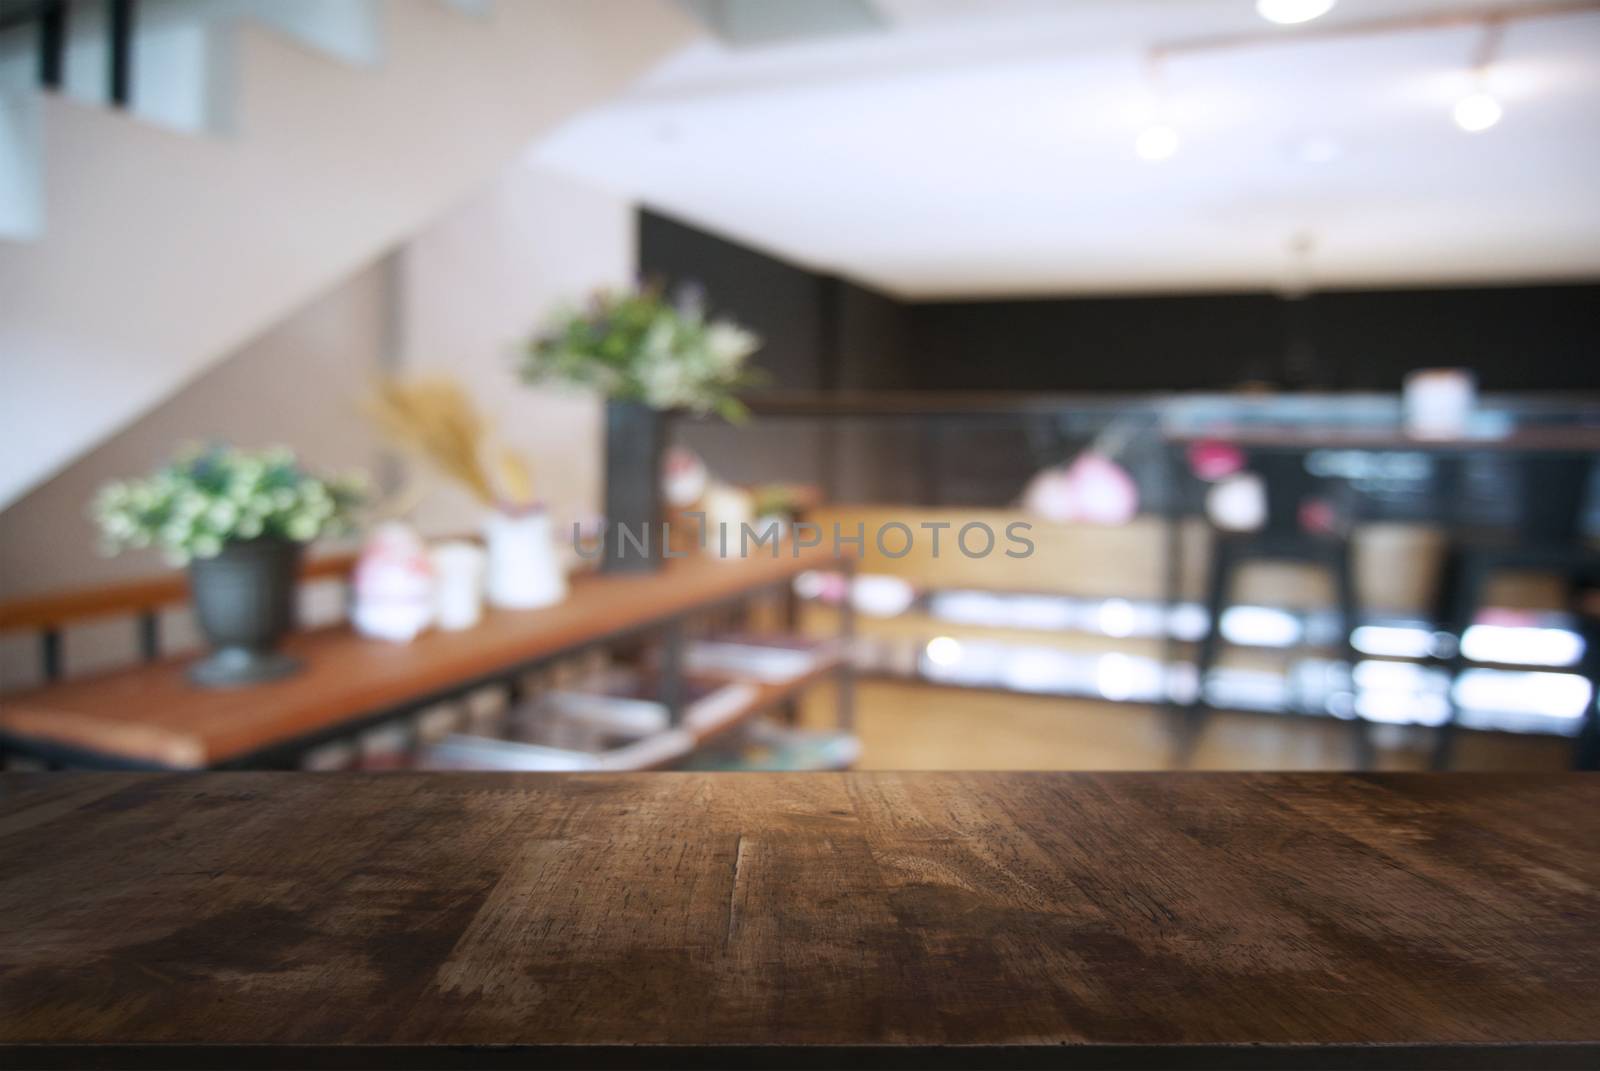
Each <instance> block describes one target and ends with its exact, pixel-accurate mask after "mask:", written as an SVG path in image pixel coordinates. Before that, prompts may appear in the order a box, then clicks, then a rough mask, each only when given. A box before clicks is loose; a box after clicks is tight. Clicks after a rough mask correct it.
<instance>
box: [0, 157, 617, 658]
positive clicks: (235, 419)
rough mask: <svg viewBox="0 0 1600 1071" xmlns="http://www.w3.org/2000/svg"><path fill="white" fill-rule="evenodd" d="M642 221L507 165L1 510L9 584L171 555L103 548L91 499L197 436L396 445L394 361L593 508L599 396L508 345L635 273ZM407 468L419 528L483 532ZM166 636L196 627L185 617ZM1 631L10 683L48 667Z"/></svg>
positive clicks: (469, 513) (83, 646) (460, 504)
mask: <svg viewBox="0 0 1600 1071" xmlns="http://www.w3.org/2000/svg"><path fill="white" fill-rule="evenodd" d="M633 219H634V210H633V206H632V205H630V204H629V203H628V202H626V201H623V200H621V199H620V198H618V197H615V196H613V195H610V194H606V193H601V192H598V191H595V190H593V189H591V188H589V187H586V186H584V185H583V184H581V183H578V182H575V181H573V180H570V179H565V178H562V177H560V176H557V175H554V174H550V173H548V172H534V171H531V170H529V169H527V168H526V167H524V166H523V165H521V164H515V165H513V166H512V167H510V168H509V169H507V170H506V171H504V172H503V173H502V174H501V175H500V176H498V177H497V178H496V179H495V180H494V181H493V182H492V183H491V184H490V185H489V186H488V187H487V188H486V189H484V190H482V191H480V192H479V193H477V194H475V195H474V196H472V197H469V198H468V199H466V200H465V201H463V202H462V203H460V204H459V205H457V206H456V207H455V208H453V209H451V210H450V211H449V212H448V213H446V214H445V215H444V216H443V217H442V218H440V219H439V220H438V221H437V222H436V223H435V224H433V225H432V226H430V227H428V228H426V229H425V230H424V231H423V232H421V233H420V234H419V235H417V236H416V237H415V238H414V239H412V240H411V241H410V242H408V243H406V244H405V245H403V246H402V247H400V248H399V249H397V250H396V251H395V252H394V253H392V254H390V255H389V256H387V257H385V258H384V259H382V260H380V261H378V262H375V263H371V264H368V265H366V266H364V267H362V268H361V269H359V270H358V271H357V272H355V273H354V274H353V275H351V276H350V277H349V278H347V279H345V280H344V281H343V282H342V283H340V284H339V285H337V286H336V287H335V288H333V289H332V290H331V291H329V292H328V293H326V294H324V295H323V296H322V297H320V298H318V299H317V300H316V301H314V302H312V303H311V304H309V305H308V306H306V307H305V308H303V309H301V310H300V311H299V312H297V313H295V314H294V315H292V316H290V317H289V318H288V319H286V320H284V321H283V322H282V323H280V324H278V325H277V326H275V327H273V328H271V329H269V330H268V331H266V332H265V333H263V334H262V335H261V336H259V337H258V338H256V339H255V340H253V341H252V342H250V343H248V344H247V345H245V346H243V347H241V348H240V349H239V350H238V351H237V352H235V353H233V354H232V355H230V356H229V357H227V358H226V359H225V360H224V361H222V362H221V363H219V364H217V365H216V366H214V367H213V368H211V369H210V370H208V371H206V372H205V373H203V374H202V375H201V376H199V377H198V378H197V379H195V380H194V381H193V382H191V383H190V384H189V385H188V386H186V387H185V388H184V389H183V390H181V391H179V392H178V393H177V394H175V395H173V396H172V397H171V398H169V399H167V400H166V401H165V402H163V403H162V404H161V405H159V406H157V407H156V408H155V409H153V410H152V411H151V412H149V413H148V414H146V415H145V416H144V417H142V418H141V419H140V420H138V421H137V422H136V423H134V424H133V425H131V426H130V427H128V428H126V429H124V430H123V431H121V432H119V433H118V434H116V435H114V436H112V437H111V438H110V439H108V440H107V441H106V442H104V443H102V444H101V445H100V446H98V447H96V448H95V449H94V450H92V451H90V452H89V453H87V454H86V455H84V456H83V457H81V458H79V459H78V460H76V461H75V462H73V463H72V464H71V465H70V466H68V467H67V468H66V469H64V470H63V471H62V472H60V473H59V474H58V475H56V476H55V477H54V478H52V479H51V480H49V481H47V482H46V483H44V484H42V485H41V486H39V487H37V488H35V489H34V490H33V491H31V492H29V493H28V494H27V495H25V496H23V497H22V498H21V499H19V500H18V501H16V502H15V503H13V504H11V505H10V506H9V507H7V508H6V509H4V510H3V511H0V598H4V597H10V596H16V595H24V594H35V593H39V592H48V591H60V590H64V589H72V588H79V587H85V586H93V585H95V584H98V583H103V582H107V581H112V580H117V579H126V578H130V577H138V576H146V575H150V574H152V573H155V572H160V571H162V570H163V569H165V568H166V567H165V566H164V564H163V563H162V562H161V560H160V558H159V557H158V556H157V555H156V554H155V553H154V552H131V553H126V554H123V555H121V556H119V557H116V558H104V557H101V556H100V555H99V554H98V553H97V550H96V536H95V531H94V527H93V525H92V524H91V523H90V521H89V519H88V518H87V517H86V515H85V512H84V511H85V508H86V506H87V505H88V503H89V501H90V500H91V499H92V497H93V495H94V493H95V491H96V489H97V488H98V487H100V486H101V485H102V484H103V483H105V482H107V481H109V480H112V479H116V478H119V477H125V476H129V475H136V474H139V473H142V472H146V471H148V470H150V469H151V468H152V467H154V466H155V465H157V464H159V463H160V462H161V461H162V460H164V459H165V458H166V457H167V456H168V455H169V454H170V453H171V451H172V450H173V448H174V447H175V446H177V445H178V444H180V443H182V442H184V441H186V440H194V439H200V440H206V439H218V440H225V441H229V442H233V443H237V444H239V445H245V446H262V445H268V444H274V443H284V444H286V445H289V446H292V447H294V448H295V449H296V450H297V451H298V452H299V454H300V456H301V458H302V459H303V460H304V461H305V462H306V463H307V464H309V465H311V466H314V467H320V468H329V469H343V468H349V467H362V468H367V469H374V468H376V467H377V463H378V461H379V458H380V455H381V454H383V453H384V452H385V447H384V446H383V444H382V443H381V442H380V441H379V439H378V438H377V436H375V434H374V433H373V431H372V429H371V427H370V426H369V424H368V422H367V420H366V419H365V417H364V416H363V415H362V413H361V406H360V402H361V399H362V398H363V397H364V396H365V395H366V393H367V391H369V390H370V388H371V385H372V382H373V380H374V378H375V377H376V376H377V375H378V374H379V373H380V372H381V371H383V370H384V369H385V368H387V367H392V366H394V365H396V364H398V365H399V366H401V367H402V368H411V369H416V370H443V371H448V372H450V373H451V374H452V375H455V376H457V377H459V378H460V379H461V380H462V381H463V382H464V383H465V384H466V385H467V386H468V387H469V388H470V389H471V390H472V392H473V393H474V394H475V396H476V397H477V398H478V400H479V401H480V402H481V403H482V404H483V406H484V408H485V409H486V410H487V411H488V412H489V413H490V414H491V415H492V416H493V418H494V420H495V421H496V422H497V424H498V426H499V427H500V428H501V429H502V430H503V431H504V432H505V435H506V438H507V439H508V441H510V442H512V443H514V444H515V445H517V446H519V447H521V448H523V449H524V450H526V451H527V452H528V453H529V455H530V457H531V459H532V461H533V462H534V466H535V470H536V473H537V475H538V478H539V485H540V491H541V493H542V495H543V496H544V498H545V500H546V501H547V502H548V503H549V504H550V506H551V508H552V509H553V510H554V511H555V513H556V516H557V517H558V518H563V519H565V518H571V517H574V516H579V515H584V514H589V513H593V512H595V511H597V510H598V508H599V496H600V465H601V458H600V448H601V444H600V420H599V414H600V409H599V403H598V402H597V401H596V400H594V399H593V398H589V397H580V396H571V395H565V394H561V393H557V392H551V391H534V390H530V389H528V388H525V387H523V386H521V385H520V384H519V383H518V382H517V381H516V378H515V375H514V360H513V354H514V351H515V348H516V344H517V342H518V340H519V339H522V338H525V337H527V335H528V334H529V333H530V331H531V330H532V329H533V327H534V326H535V325H536V323H537V322H538V321H539V319H540V318H541V317H542V316H543V315H544V314H545V313H546V312H547V311H548V309H549V308H550V307H551V306H552V305H554V304H555V303H557V302H559V301H562V300H565V299H569V298H571V299H581V297H583V296H584V295H585V294H586V293H587V292H588V291H590V290H592V289H594V288H596V287H599V286H606V285H616V284H621V283H625V282H627V281H628V280H629V279H630V278H632V276H633V274H634V270H635V269H634V243H633ZM394 348H398V350H399V353H398V355H397V354H396V353H394V352H391V351H392V349H394ZM404 473H405V477H406V479H407V480H408V481H409V480H410V479H412V478H418V479H422V480H424V481H425V482H426V483H428V484H429V485H430V486H431V491H430V493H429V494H428V496H427V498H425V499H424V500H423V501H422V503H421V504H420V506H419V508H418V509H417V511H416V514H415V519H416V520H417V521H418V522H419V524H421V525H422V526H423V528H424V530H426V531H429V532H431V533H435V534H442V533H457V532H464V531H470V530H473V529H475V528H476V526H477V525H478V523H479V519H480V510H479V509H478V507H476V506H475V505H474V504H472V503H471V501H470V500H469V499H468V498H467V497H466V496H464V495H461V494H460V493H458V492H455V491H454V490H453V489H452V488H450V487H449V486H447V485H444V484H442V483H440V482H439V481H437V480H432V479H431V477H429V475H428V474H427V473H426V472H425V471H423V470H421V469H420V468H419V467H418V466H414V465H407V466H405V469H404ZM169 632H170V633H171V635H172V636H174V637H178V638H185V637H188V636H189V635H190V634H191V633H190V630H189V629H188V628H187V625H186V623H185V622H184V621H183V620H182V619H181V618H178V619H174V620H173V621H171V622H169ZM0 639H3V642H0V688H14V687H20V686H23V685H25V684H26V683H28V682H29V681H30V680H31V679H32V678H33V675H34V673H35V672H36V651H35V648H34V646H33V645H32V643H31V642H30V639H29V638H28V637H9V638H0ZM133 645H134V632H133V626H132V623H131V622H128V621H121V622H110V623H107V624H105V625H100V626H93V627H89V628H85V629H80V630H73V631H70V632H69V633H68V635H67V637H66V655H67V658H66V661H67V668H68V671H69V672H81V671H84V670H86V669H90V668H94V667H96V666H100V665H104V664H107V663H109V662H114V661H119V660H126V659H129V658H131V657H132V655H133V651H134V646H133Z"/></svg>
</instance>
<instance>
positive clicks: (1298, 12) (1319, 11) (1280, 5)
mask: <svg viewBox="0 0 1600 1071" xmlns="http://www.w3.org/2000/svg"><path fill="white" fill-rule="evenodd" d="M1333 4H1334V0H1256V14H1258V15H1260V16H1261V17H1262V18H1264V19H1266V20H1267V21H1268V22H1275V23H1277V24H1278V25H1279V26H1293V25H1295V24H1296V23H1300V22H1310V21H1311V20H1312V19H1315V18H1320V17H1321V16H1323V15H1326V14H1327V13H1328V12H1329V11H1331V10H1333Z"/></svg>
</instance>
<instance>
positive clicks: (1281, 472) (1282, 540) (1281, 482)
mask: <svg viewBox="0 0 1600 1071" xmlns="http://www.w3.org/2000/svg"><path fill="white" fill-rule="evenodd" d="M1249 467H1250V469H1251V471H1253V472H1255V473H1256V474H1257V475H1258V476H1260V477H1261V479H1262V481H1263V482H1264V483H1265V485H1266V489H1267V511H1266V512H1267V515H1266V520H1265V523H1264V524H1263V525H1262V527H1261V528H1259V529H1257V530H1255V531H1251V532H1226V531H1222V530H1220V529H1216V528H1213V530H1212V544H1211V547H1212V549H1211V565H1210V570H1209V572H1208V574H1207V578H1206V590H1205V604H1206V615H1207V621H1208V625H1207V629H1206V634H1205V636H1204V638H1203V639H1202V640H1201V643H1200V650H1199V655H1198V658H1197V664H1196V669H1197V672H1198V681H1197V687H1196V690H1195V697H1194V699H1193V701H1192V702H1191V703H1190V706H1189V717H1188V718H1187V719H1186V720H1187V722H1188V734H1189V738H1190V739H1189V741H1186V747H1188V746H1192V742H1193V738H1194V736H1195V735H1196V734H1197V733H1198V731H1199V729H1200V728H1201V726H1202V725H1203V722H1204V717H1205V713H1206V711H1207V710H1208V709H1209V707H1208V704H1207V703H1206V700H1205V682H1206V678H1207V676H1208V675H1209V674H1210V673H1211V671H1212V670H1213V669H1214V668H1215V667H1216V662H1217V655H1218V651H1219V648H1220V647H1221V643H1222V629H1221V621H1222V615H1223V612H1224V611H1225V610H1226V609H1227V608H1228V605H1229V602H1230V598H1231V592H1232V588H1233V582H1234V579H1235V577H1236V575H1237V573H1238V571H1239V569H1240V567H1242V566H1243V565H1245V564H1246V563H1247V562H1251V561H1279V562H1284V561H1287V562H1301V563H1305V564H1310V565H1316V566H1319V567H1321V568H1322V569H1324V570H1326V571H1327V573H1328V575H1329V576H1330V577H1331V578H1332V580H1333V586H1334V596H1335V604H1336V607H1337V611H1338V618H1339V643H1338V650H1339V652H1340V655H1341V657H1342V658H1343V659H1344V660H1345V664H1346V665H1347V666H1350V667H1352V668H1353V667H1354V666H1355V661H1356V657H1355V649H1354V648H1353V647H1352V646H1351V642H1350V637H1351V634H1352V632H1353V631H1354V630H1355V628H1356V626H1357V625H1358V624H1359V623H1360V620H1361V610H1360V604H1359V601H1358V597H1357V594H1356V580H1355V570H1354V564H1353V561H1352V555H1351V544H1350V538H1349V535H1348V533H1347V531H1346V529H1347V528H1348V519H1349V517H1350V514H1351V513H1352V510H1351V509H1350V508H1349V507H1350V503H1349V501H1348V500H1346V501H1344V503H1343V505H1344V506H1345V509H1344V510H1343V511H1342V512H1343V513H1344V516H1345V522H1346V523H1344V524H1340V525H1338V526H1336V530H1335V531H1332V532H1320V531H1311V530H1308V529H1307V527H1306V526H1305V524H1304V523H1303V520H1302V516H1303V509H1304V507H1305V506H1306V505H1307V504H1308V503H1309V502H1311V501H1313V500H1315V499H1318V498H1326V497H1332V496H1333V495H1334V493H1335V491H1336V488H1335V486H1334V485H1331V484H1329V483H1328V482H1327V481H1325V480H1321V479H1318V478H1316V477H1313V476H1312V475H1311V474H1310V473H1308V472H1307V471H1306V469H1305V463H1304V454H1303V453H1302V452H1300V451H1298V450H1296V451H1283V452H1279V451H1260V452H1257V453H1256V454H1255V456H1252V457H1251V459H1250V466H1249ZM1351 716H1352V720H1351V725H1350V728H1351V744H1352V747H1353V749H1354V753H1355V762H1356V766H1357V767H1358V768H1359V769H1363V770H1365V769H1370V768H1371V767H1372V764H1373V758H1374V754H1373V748H1372V741H1371V736H1370V734H1369V732H1368V728H1369V727H1368V725H1367V722H1366V721H1365V720H1364V719H1363V718H1361V717H1360V716H1359V715H1357V714H1355V712H1354V711H1352V712H1351Z"/></svg>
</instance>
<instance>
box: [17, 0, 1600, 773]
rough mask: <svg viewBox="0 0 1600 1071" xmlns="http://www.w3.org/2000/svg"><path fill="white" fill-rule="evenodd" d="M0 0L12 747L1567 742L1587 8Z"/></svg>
mask: <svg viewBox="0 0 1600 1071" xmlns="http://www.w3.org/2000/svg"><path fill="white" fill-rule="evenodd" d="M1311 9H1317V10H1315V11H1314V12H1313V14H1314V15H1315V16H1316V17H1306V15H1305V12H1306V11H1307V10H1311ZM0 14H3V22H0V150H3V151H0V355H3V356H0V361H3V372H4V389H3V390H0V397H3V401H0V413H3V418H0V435H3V436H4V447H3V449H0V755H3V762H4V766H5V768H6V769H11V770H41V769H49V770H55V769H84V768H89V769H203V768H245V769H256V768H263V769H311V770H388V769H412V768H415V769H426V770H600V771H618V770H624V771H626V770H657V769H677V770H683V769H689V770H837V769H849V768H854V769H861V770H911V769H919V770H920V769H930V770H933V769H984V770H1008V769H1047V770H1125V769H1137V770H1260V769H1276V770H1288V769H1294V770H1378V771H1395V770H1428V769H1444V770H1519V771H1557V770H1564V769H1568V768H1571V767H1573V766H1578V767H1586V768H1594V767H1595V765H1596V764H1597V762H1600V740H1597V727H1596V689H1597V682H1600V544H1597V543H1596V536H1597V534H1600V528H1597V526H1600V477H1597V473H1596V465H1595V459H1596V457H1597V456H1600V197H1597V196H1596V190H1600V120H1597V117H1600V4H1596V3H1588V2H1553V0H1492V2H1490V0H1403V2H1393V0H1383V2H1379V0H1338V2H1337V3H1336V4H1335V3H1327V2H1321V3H1310V4H1307V3H1303V2H1302V3H1294V2H1289V0H1280V2H1274V0H1263V2H1261V3H1252V2H1250V0H1195V2H1188V3H1182V4H1178V3H1157V2H1149V0H1138V2H1131V3H1130V2H1126V0H1118V2H1112V0H1079V2H1073V3H1048V2H1039V0H815V2H808V3H804V4H802V3H759V2H741V0H682V2H669V0H650V2H643V0H634V2H630V3H594V4H590V3H584V4H522V3H512V2H507V0H495V2H475V0H451V2H446V0H404V2H399V0H395V2H388V3H384V2H354V0H352V2H340V3H323V4H276V3H267V2H252V0H242V2H228V3H222V2H208V0H171V2H165V3H157V2H141V3H136V4H111V5H105V4H99V3H93V4H91V3H65V4H61V3H45V4H38V3H28V2H21V3H9V2H8V3H6V4H4V5H0ZM1297 20H1298V21H1297Z"/></svg>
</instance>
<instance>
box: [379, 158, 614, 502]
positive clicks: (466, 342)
mask: <svg viewBox="0 0 1600 1071" xmlns="http://www.w3.org/2000/svg"><path fill="white" fill-rule="evenodd" d="M634 264H635V250H634V211H633V208H632V206H631V205H630V204H629V203H628V202H626V201H623V200H622V199H621V198H619V197H617V196H616V195H614V194H610V193H605V192H601V191H599V190H596V189H594V188H592V187H590V186H587V185H585V184H583V183H581V182H578V181H576V180H573V179H569V178H564V177H562V176H560V175H557V174H553V173H551V172H549V171H544V170H534V169H532V168H529V167H525V166H521V165H517V166H514V167H511V168H510V169H508V170H507V171H505V172H504V173H503V174H502V175H501V177H500V178H499V179H498V180H497V181H496V182H495V183H494V184H493V185H492V186H491V187H490V188H489V189H488V190H486V191H484V192H483V193H482V194H480V195H479V196H477V197H474V198H473V199H472V200H470V201H468V202H467V203H465V204H463V205H461V206H460V207H459V208H457V209H456V210H455V211H453V212H451V213H449V214H448V215H446V216H445V217H444V218H442V219H440V220H439V221H438V222H436V223H435V224H434V225H433V226H432V227H430V228H428V230H427V231H426V232H425V233H423V234H422V235H420V236H419V237H418V238H417V239H416V240H415V241H413V242H412V243H411V244H410V245H408V246H407V247H406V250H405V253H404V259H403V262H402V277H403V279H404V283H403V289H404V294H405V311H406V316H405V321H404V327H403V331H402V334H403V353H404V362H403V363H404V365H405V367H407V368H408V369H411V370H415V371H419V372H426V371H444V372H449V373H450V374H452V375H454V376H457V377H458V378H460V379H461V380H462V381H463V382H464V383H465V384H466V385H467V386H468V387H469V388H470V389H471V390H472V392H473V393H474V395H475V396H476V397H477V398H478V400H479V401H480V402H481V403H482V405H483V407H484V409H485V411H486V412H487V413H488V414H489V416H490V417H491V419H492V420H493V421H494V423H495V427H496V430H497V431H498V432H499V433H500V434H502V435H503V436H504V438H505V439H506V441H507V442H509V443H510V444H512V445H513V446H516V447H518V448H520V449H522V450H523V451H525V452H526V453H527V455H528V457H529V458H530V460H531V461H532V462H533V465H534V472H535V477H536V479H537V483H538V488H537V489H538V492H539V494H540V496H541V497H542V498H543V499H544V501H545V502H546V504H547V505H548V506H549V507H550V509H551V510H552V512H553V514H554V516H555V517H556V519H557V521H558V522H566V523H570V522H571V520H573V519H576V518H579V517H585V516H588V515H592V514H595V513H597V512H598V511H599V509H600V470H601V457H600V453H601V442H600V437H601V433H602V425H601V409H600V403H599V402H598V401H597V400H596V399H595V398H594V397H592V396H588V395H576V394H572V393H568V392H562V391H554V390H533V389H531V388H527V387H524V386H521V385H520V384H518V383H517V381H516V377H515V367H516V355H517V350H518V347H519V344H520V343H521V342H522V341H523V340H525V339H526V338H528V336H529V335H530V334H531V333H532V331H533V330H534V329H535V328H536V327H537V326H538V324H539V322H540V321H541V320H542V319H543V318H544V317H545V316H546V315H548V314H549V312H550V311H551V309H552V308H554V307H555V306H557V305H558V304H560V303H562V302H568V301H571V302H576V301H581V300H582V299H583V298H585V297H586V296H587V295H588V294H589V293H590V292H591V291H593V290H595V289H597V288H599V287H603V286H624V285H626V284H627V283H628V282H629V281H630V280H631V279H632V278H633V275H634V273H635V270H636V269H635V266H634ZM474 512H475V508H474V507H473V506H472V505H471V503H470V500H469V499H467V497H466V496H465V495H462V494H460V493H459V492H455V491H453V489H451V488H448V487H442V486H436V489H435V492H434V493H433V494H431V495H430V497H429V498H428V500H427V501H425V502H424V503H423V506H422V508H421V510H419V513H418V519H419V522H420V523H421V524H422V525H423V526H424V528H425V529H426V530H429V531H434V532H449V531H461V530H462V526H463V520H464V519H466V518H470V517H471V516H473V514H474Z"/></svg>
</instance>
